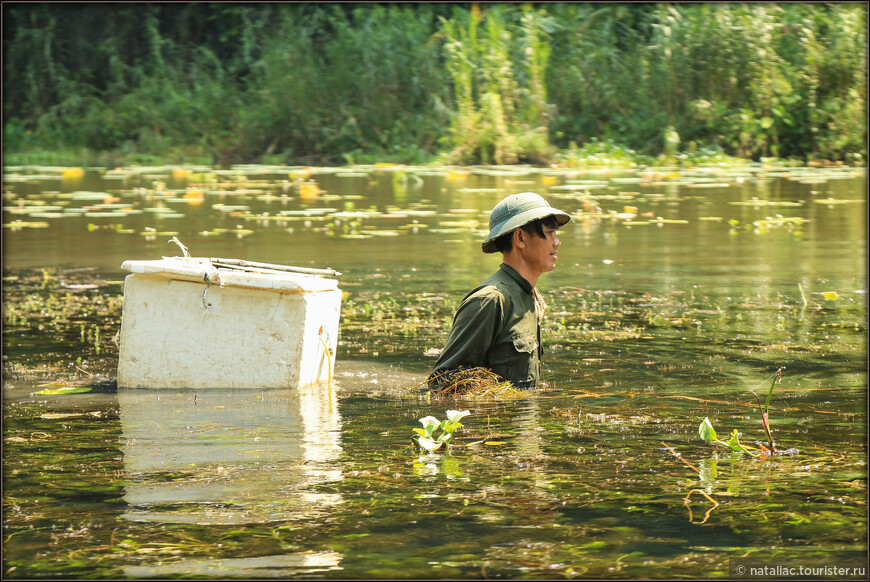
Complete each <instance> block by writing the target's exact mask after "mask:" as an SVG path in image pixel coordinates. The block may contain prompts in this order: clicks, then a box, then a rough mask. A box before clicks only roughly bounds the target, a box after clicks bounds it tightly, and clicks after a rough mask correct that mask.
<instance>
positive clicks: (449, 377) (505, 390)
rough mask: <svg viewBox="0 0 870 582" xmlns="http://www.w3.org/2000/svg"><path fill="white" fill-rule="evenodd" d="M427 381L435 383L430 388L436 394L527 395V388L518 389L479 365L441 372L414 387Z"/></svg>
mask: <svg viewBox="0 0 870 582" xmlns="http://www.w3.org/2000/svg"><path fill="white" fill-rule="evenodd" d="M429 382H434V383H435V384H436V385H437V388H433V389H432V390H431V392H432V394H433V395H436V396H451V397H462V398H477V399H481V398H498V399H513V398H524V397H527V396H528V395H529V391H528V390H520V389H518V388H516V387H514V386H513V384H511V383H510V382H507V381H505V380H502V379H501V377H499V376H498V375H497V374H495V373H493V372H492V371H491V370H488V369H486V368H481V367H477V368H462V369H459V370H453V371H448V372H442V373H441V374H437V375H435V376H433V377H432V378H431V379H428V380H427V381H426V382H422V383H421V384H418V385H417V386H415V387H414V388H415V389H417V388H419V387H420V386H422V385H423V384H426V383H429Z"/></svg>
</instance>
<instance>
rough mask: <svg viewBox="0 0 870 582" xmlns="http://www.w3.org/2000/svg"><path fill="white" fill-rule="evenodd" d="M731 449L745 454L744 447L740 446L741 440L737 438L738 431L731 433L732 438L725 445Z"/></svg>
mask: <svg viewBox="0 0 870 582" xmlns="http://www.w3.org/2000/svg"><path fill="white" fill-rule="evenodd" d="M725 444H726V445H728V446H729V447H731V450H732V451H738V452H740V453H742V452H743V447H742V446H741V445H740V439H739V438H738V436H737V429H736V428H735V429H734V432H732V433H731V438H730V439H728V441H727V442H726V443H725Z"/></svg>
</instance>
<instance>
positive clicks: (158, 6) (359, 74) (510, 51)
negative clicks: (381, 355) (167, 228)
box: [3, 2, 867, 165]
mask: <svg viewBox="0 0 870 582" xmlns="http://www.w3.org/2000/svg"><path fill="white" fill-rule="evenodd" d="M866 37H867V12H866V5H865V4H863V3H825V4H821V3H809V2H807V3H761V4H758V3H725V4H719V3H699V4H645V3H643V4H635V3H567V4H557V3H553V4H549V3H539V4H513V3H506V4H481V5H477V4H466V3H462V4H435V3H433V4H428V3H422V4H380V3H378V4H343V3H342V4H339V3H335V4H333V3H286V4H281V3H279V4H270V3H266V4H232V3H230V4H221V3H218V4H207V3H178V4H172V3H168V4H167V3H153V4H111V3H110V4H104V3H83V4H76V3H73V4H63V3H61V4H48V3H44V4H31V3H27V4H24V3H22V4H16V3H5V4H4V5H3V51H4V71H3V117H4V126H3V137H4V155H5V157H6V159H7V163H10V162H11V163H22V162H23V161H30V162H33V163H74V161H78V162H79V163H82V161H85V160H99V161H100V162H101V163H107V164H112V163H117V164H122V163H147V162H154V161H166V162H206V163H215V164H222V165H226V164H232V163H248V162H261V163H287V164H293V165H296V164H303V165H304V164H348V163H360V162H363V163H370V162H374V161H391V162H402V163H422V162H430V161H440V162H445V163H461V164H477V163H495V164H511V163H518V162H519V163H534V164H546V163H554V162H557V161H559V160H564V159H566V158H567V156H568V155H574V154H576V152H577V151H582V150H583V148H592V150H593V151H594V150H595V149H596V148H598V149H600V148H601V147H602V144H604V145H605V146H606V147H607V148H610V149H613V150H615V151H617V152H619V153H624V154H626V155H630V156H633V155H637V156H651V157H658V156H675V155H692V154H695V153H697V152H705V153H707V154H709V155H728V156H737V157H741V158H753V159H759V158H762V157H778V158H784V159H787V158H794V159H800V160H802V161H818V160H823V159H826V160H832V161H842V162H845V163H849V164H852V163H854V164H863V163H864V161H865V159H866V139H867V138H866V114H867V111H866V99H867V94H866V92H867V76H866V68H867V59H866V55H867V53H866V49H865V46H866V42H867V38H866ZM40 152H43V153H44V155H40ZM566 152H570V154H566Z"/></svg>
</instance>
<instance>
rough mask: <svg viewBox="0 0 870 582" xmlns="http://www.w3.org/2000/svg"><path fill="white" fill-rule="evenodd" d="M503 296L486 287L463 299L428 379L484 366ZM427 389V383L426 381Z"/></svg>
mask: <svg viewBox="0 0 870 582" xmlns="http://www.w3.org/2000/svg"><path fill="white" fill-rule="evenodd" d="M503 313H504V297H503V296H502V294H501V293H500V292H499V291H498V289H497V288H496V287H494V286H487V287H484V288H483V289H480V290H478V291H476V292H474V293H472V294H471V295H469V296H468V297H466V298H465V299H464V300H463V301H462V303H461V304H460V306H459V309H458V310H457V311H456V315H455V316H454V318H453V327H452V328H451V329H450V335H449V336H448V337H447V343H446V344H445V346H444V350H443V351H442V352H441V356H440V357H439V358H438V361H437V362H436V363H435V368H434V369H433V371H432V374H430V376H429V377H430V379H431V378H433V377H437V376H438V375H439V374H445V373H447V372H450V371H453V370H458V369H459V368H476V367H478V366H486V354H487V352H488V351H489V348H490V346H491V345H492V343H493V341H494V338H495V337H497V334H498V333H499V331H500V330H501V327H502V319H503ZM430 386H431V382H430Z"/></svg>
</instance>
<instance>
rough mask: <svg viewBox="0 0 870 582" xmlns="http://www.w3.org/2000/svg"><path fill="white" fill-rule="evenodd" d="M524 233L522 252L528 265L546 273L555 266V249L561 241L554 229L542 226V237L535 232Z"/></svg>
mask: <svg viewBox="0 0 870 582" xmlns="http://www.w3.org/2000/svg"><path fill="white" fill-rule="evenodd" d="M523 234H525V235H526V237H525V242H526V247H525V252H524V253H523V254H524V255H525V257H526V260H527V262H528V264H529V266H530V267H532V268H533V269H534V270H536V271H537V272H539V273H546V272H548V271H552V270H553V269H555V268H556V259H557V258H558V257H557V250H558V249H559V247H560V246H562V241H560V240H559V237H558V236H557V235H556V229H555V228H551V227H549V226H546V225H545V226H544V238H541V237H539V236H538V235H537V234H528V233H523Z"/></svg>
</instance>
